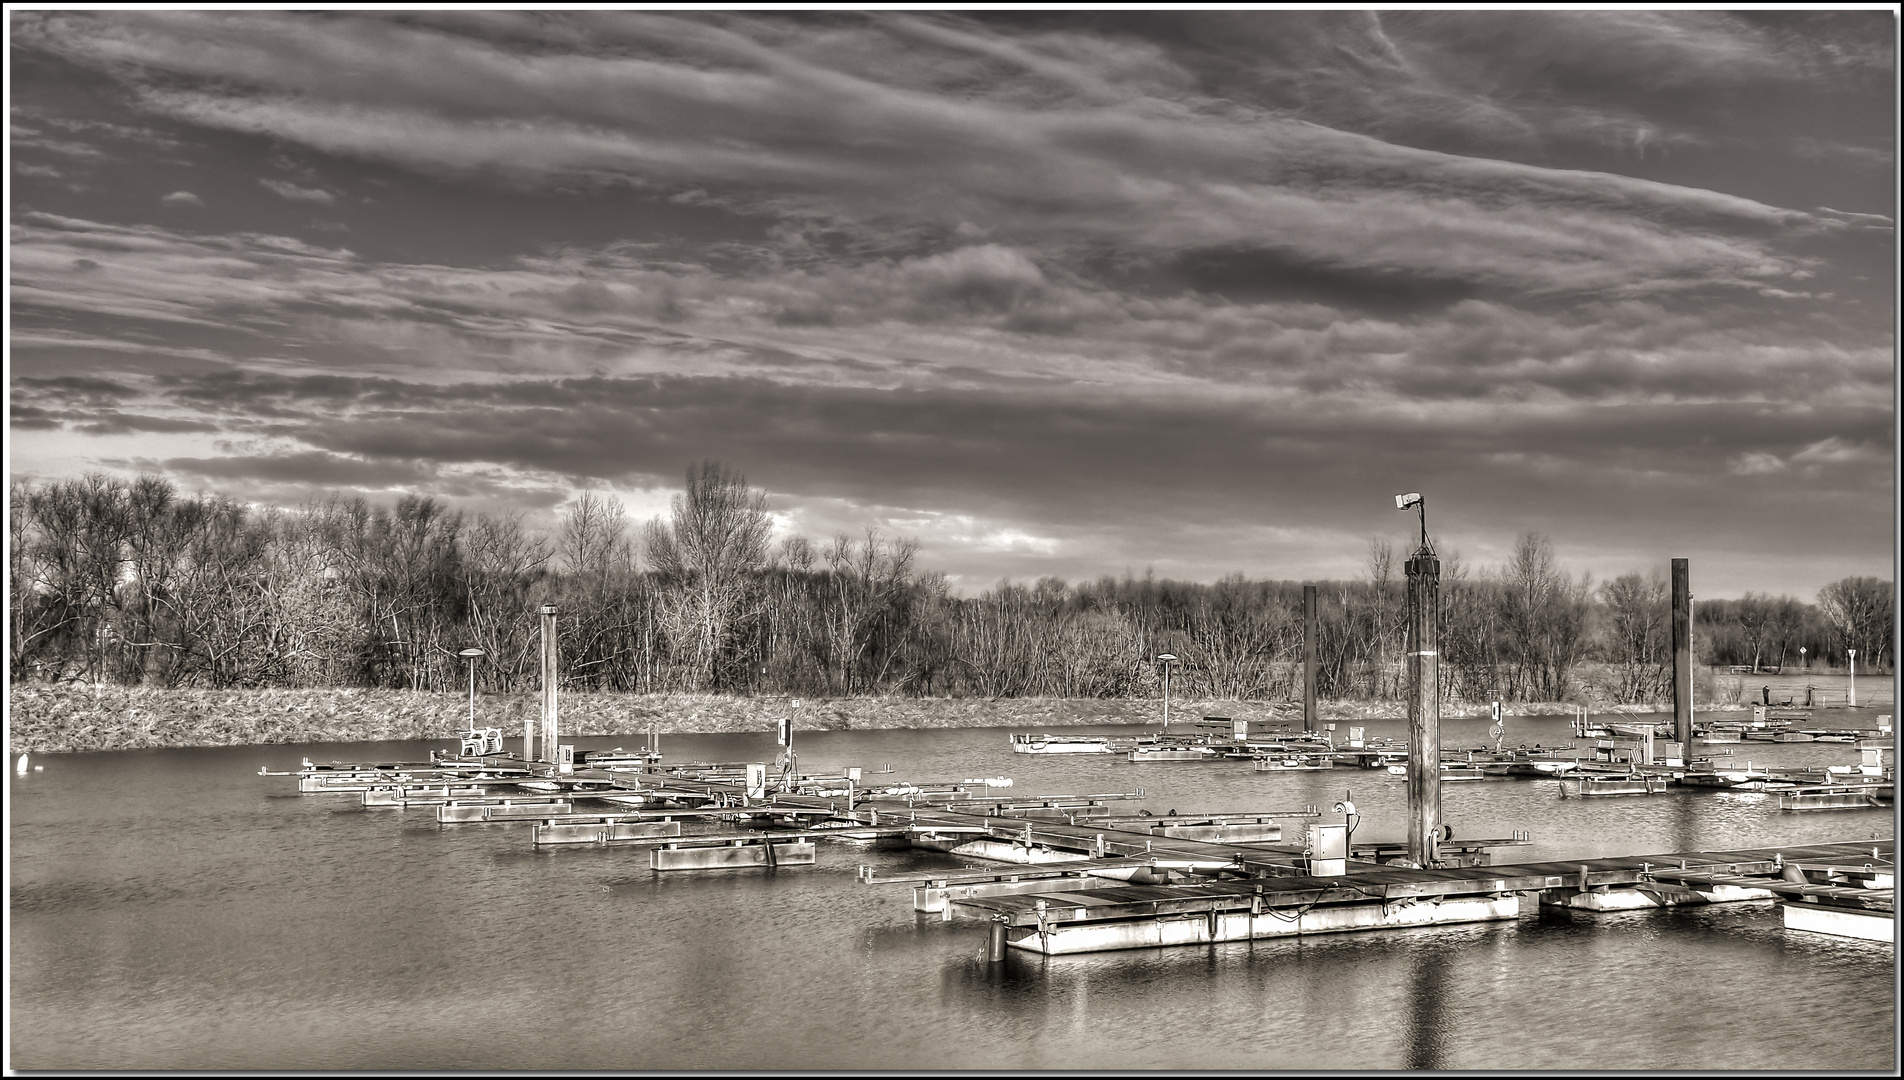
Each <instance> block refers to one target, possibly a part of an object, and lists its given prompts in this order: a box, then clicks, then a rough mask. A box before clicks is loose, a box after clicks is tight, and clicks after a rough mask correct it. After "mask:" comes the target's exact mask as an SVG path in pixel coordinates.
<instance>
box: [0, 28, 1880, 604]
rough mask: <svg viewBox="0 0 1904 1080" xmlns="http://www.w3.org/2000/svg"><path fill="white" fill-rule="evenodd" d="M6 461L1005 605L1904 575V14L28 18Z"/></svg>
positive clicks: (1784, 585) (1805, 590) (15, 194)
mask: <svg viewBox="0 0 1904 1080" xmlns="http://www.w3.org/2000/svg"><path fill="white" fill-rule="evenodd" d="M8 32H9V49H8V64H9V71H8V76H7V87H8V93H9V95H10V108H11V111H10V121H11V125H12V127H11V135H10V138H9V143H8V145H9V153H10V163H9V167H10V176H9V212H10V215H11V235H10V247H9V260H8V266H9V278H10V293H9V303H8V315H9V318H10V323H9V333H8V361H9V376H8V393H9V400H10V406H11V414H10V425H9V435H10V438H9V449H8V467H9V470H10V473H11V475H12V477H13V478H15V479H19V480H29V481H43V480H47V479H52V478H59V477H66V476H73V475H78V474H81V473H85V472H88V471H100V472H107V473H114V474H123V475H132V474H136V473H160V474H163V475H166V476H168V477H170V478H172V479H173V480H174V481H175V482H176V483H177V484H178V485H179V486H180V488H181V489H182V490H185V491H188V492H189V491H212V492H219V493H224V494H229V495H232V496H234V497H237V498H240V499H245V500H250V501H253V502H257V503H260V504H286V505H290V504H296V503H298V502H301V501H302V500H304V499H305V498H307V497H310V496H312V495H315V494H322V493H327V492H332V491H336V492H342V493H345V494H347V495H348V494H362V495H364V496H366V497H368V498H371V499H375V500H381V501H389V500H392V499H394V498H395V497H397V496H398V495H400V494H403V493H417V494H424V495H432V496H436V497H439V498H441V499H444V500H446V501H448V502H449V503H451V504H452V505H454V506H457V507H460V508H464V509H467V510H471V511H482V512H508V511H521V512H522V513H524V514H525V515H526V517H527V518H528V519H529V520H530V521H534V522H547V521H552V520H554V518H555V515H557V514H559V513H560V511H561V509H562V507H563V506H564V505H566V504H567V503H569V502H570V501H571V500H573V499H574V498H576V497H577V496H578V495H579V494H580V493H582V492H584V491H594V492H597V493H600V494H607V495H612V496H614V497H616V498H619V499H621V500H622V501H623V502H624V503H625V504H626V505H627V507H628V510H629V513H630V515H631V517H633V518H634V519H636V520H641V519H645V518H647V517H649V516H652V515H655V514H659V513H665V512H666V508H667V505H668V501H669V498H670V497H671V495H672V494H673V493H674V492H676V491H678V490H679V489H680V488H681V486H682V483H683V477H684V475H685V472H686V470H687V468H688V467H689V466H690V465H692V464H694V463H696V462H699V461H703V460H718V461H722V462H725V463H726V464H728V465H729V466H731V467H733V468H735V469H738V470H739V471H740V472H742V473H743V474H745V476H746V477H747V479H748V481H749V482H750V483H752V484H753V485H755V486H757V487H760V488H762V489H764V490H765V491H766V492H767V493H768V495H769V508H770V510H771V511H772V512H773V514H774V517H775V523H776V527H777V529H778V530H779V532H780V533H781V534H782V535H786V534H792V533H799V534H803V535H806V536H808V537H810V538H812V539H814V540H816V541H821V540H824V539H825V538H827V537H830V536H832V535H833V534H835V533H839V532H846V533H849V534H852V535H855V536H859V535H863V534H864V532H865V530H866V529H868V528H875V527H876V528H878V529H880V530H881V531H882V532H883V533H885V534H888V535H901V536H910V537H913V538H915V539H916V540H917V541H918V542H919V545H920V548H919V554H918V556H917V560H918V565H919V566H920V567H921V568H922V569H928V570H938V571H942V572H944V573H945V574H946V575H947V577H948V580H949V582H950V584H951V585H952V587H953V588H954V589H955V590H957V591H960V592H962V593H965V594H967V595H971V594H975V593H977V592H979V591H982V590H983V589H985V588H987V587H989V586H991V585H992V584H993V583H995V582H997V581H998V580H1000V579H1003V578H1011V579H1014V580H1018V581H1030V580H1032V579H1035V578H1038V577H1041V576H1045V575H1056V576H1059V577H1062V578H1065V579H1067V580H1070V581H1080V580H1092V579H1096V578H1098V577H1101V576H1104V575H1114V576H1119V577H1121V576H1123V575H1125V574H1126V573H1132V574H1136V575H1139V576H1142V575H1143V574H1144V573H1146V572H1147V571H1148V572H1152V573H1154V574H1156V575H1157V576H1158V577H1160V578H1176V579H1179V580H1203V581H1210V580H1215V579H1216V578H1218V577H1220V576H1222V575H1224V574H1228V573H1234V572H1240V573H1243V574H1246V575H1248V576H1250V577H1256V578H1275V579H1286V580H1302V579H1347V578H1353V577H1355V576H1357V575H1358V574H1361V573H1364V572H1365V571H1366V568H1367V562H1368V551H1369V543H1370V539H1371V538H1372V537H1374V538H1381V539H1386V540H1389V541H1391V542H1392V543H1393V544H1394V546H1395V548H1396V549H1397V550H1398V551H1405V550H1406V549H1408V548H1409V547H1410V546H1412V543H1413V539H1414V529H1415V521H1414V516H1413V513H1412V512H1411V513H1407V514H1402V513H1397V512H1396V510H1395V503H1394V499H1393V496H1394V495H1396V494H1398V493H1403V492H1412V491H1419V492H1422V493H1424V494H1425V495H1426V496H1427V507H1428V527H1429V530H1430V532H1431V533H1432V534H1433V536H1434V537H1435V541H1436V544H1437V546H1438V547H1439V548H1440V549H1441V551H1442V553H1443V554H1444V556H1445V555H1447V554H1449V553H1450V552H1452V553H1455V554H1457V555H1458V556H1459V558H1460V560H1461V561H1462V562H1463V563H1464V564H1465V565H1467V566H1469V567H1471V568H1473V569H1475V570H1482V569H1485V568H1487V567H1488V566H1491V565H1497V564H1499V563H1500V562H1502V561H1503V560H1504V559H1505V558H1506V557H1507V555H1508V554H1509V552H1510V551H1511V550H1512V547H1513V545H1514V543H1515V539H1516V537H1517V536H1518V535H1520V534H1522V533H1524V532H1528V531H1536V532H1540V533H1542V534H1545V535H1546V536H1547V537H1548V538H1549V539H1550V541H1551V543H1552V545H1553V547H1554V550H1555V552H1556V554H1557V555H1558V556H1559V559H1560V561H1561V563H1562V565H1563V567H1565V568H1567V569H1569V570H1572V571H1574V572H1576V573H1578V572H1585V573H1591V574H1593V575H1594V580H1596V581H1600V580H1605V579H1606V578H1608V577H1612V576H1617V575H1619V574H1624V573H1629V572H1641V573H1650V572H1652V571H1655V570H1657V571H1659V572H1661V573H1664V572H1665V570H1666V567H1667V565H1668V561H1669V560H1670V559H1672V558H1676V557H1683V558H1689V559H1690V560H1691V565H1692V582H1693V591H1694V593H1695V594H1696V595H1703V596H1709V597H1719V596H1738V595H1740V594H1741V593H1743V592H1745V591H1748V590H1751V591H1760V592H1768V593H1773V594H1778V593H1789V594H1792V595H1796V596H1799V597H1801V598H1805V599H1810V598H1811V597H1812V596H1813V595H1814V594H1815V593H1816V591H1817V590H1818V588H1820V587H1821V586H1823V585H1824V584H1826V583H1828V582H1830V581H1834V580H1836V579H1838V578H1841V577H1844V576H1846V575H1852V574H1859V575H1875V576H1880V577H1885V578H1890V577H1891V576H1892V573H1893V571H1892V565H1893V552H1894V531H1893V521H1894V514H1895V510H1896V492H1897V487H1896V481H1895V463H1896V461H1895V459H1896V446H1897V435H1896V432H1897V428H1896V403H1897V396H1896V358H1895V351H1894V350H1895V341H1894V333H1893V326H1894V308H1895V297H1896V281H1895V276H1894V274H1895V268H1896V255H1895V247H1894V244H1895V231H1894V221H1893V217H1892V215H1893V214H1894V212H1895V209H1894V208H1895V203H1896V190H1897V189H1896V181H1895V173H1894V168H1895V152H1896V147H1895V141H1894V140H1895V132H1896V116H1895V113H1894V104H1893V103H1894V100H1895V94H1896V85H1897V84H1896V41H1897V24H1896V19H1895V17H1894V15H1893V14H1892V12H1891V11H1890V10H1889V9H1884V10H1864V11H1857V10H1849V11H1836V12H1813V11H1793V12H1775V11H1764V10H1758V11H1745V12H1719V11H1687V10H1680V11H1633V10H1594V9H1574V10H1547V11H1519V12H1513V11H1478V12H1450V11H1435V10H1429V11H1398V10H1391V11H1367V10H1337V11H1287V10H1284V11H1242V10H1231V11H1205V12H1177V11H1154V12H1146V11H1135V10H1115V11H1084V10H1077V11H1048V12H1032V11H1002V12H984V11H949V12H914V11H883V12H881V11H861V12H848V11H836V12H825V11H782V12H739V13H736V12H716V11H706V12H659V11H640V10H636V11H575V12H542V11H538V12H515V11H447V10H430V11H424V12H396V11H376V10H341V9H340V10H329V11H316V12H297V13H293V12H268V11H258V12H199V11H190V10H177V11H166V12H157V11H65V10H41V11H24V10H19V9H13V10H11V11H10V12H9V15H8Z"/></svg>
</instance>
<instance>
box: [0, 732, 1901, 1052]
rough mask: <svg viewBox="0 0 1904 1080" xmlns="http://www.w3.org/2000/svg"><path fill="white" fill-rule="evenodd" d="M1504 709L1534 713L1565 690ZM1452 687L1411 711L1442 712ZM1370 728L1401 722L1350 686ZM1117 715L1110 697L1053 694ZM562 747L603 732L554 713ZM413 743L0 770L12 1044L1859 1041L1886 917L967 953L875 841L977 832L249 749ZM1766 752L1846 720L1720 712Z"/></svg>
mask: <svg viewBox="0 0 1904 1080" xmlns="http://www.w3.org/2000/svg"><path fill="white" fill-rule="evenodd" d="M1510 725H1511V726H1510V734H1509V739H1510V740H1511V741H1524V742H1526V743H1528V744H1529V745H1531V744H1533V743H1534V742H1542V743H1546V744H1549V745H1551V744H1554V743H1559V742H1565V741H1568V732H1567V724H1566V721H1565V720H1564V719H1551V718H1550V719H1527V720H1514V721H1511V722H1510ZM1485 726H1486V725H1485V722H1484V721H1458V720H1455V721H1446V722H1445V723H1444V728H1445V729H1446V734H1445V738H1446V742H1447V743H1448V744H1449V745H1475V744H1478V743H1479V741H1480V739H1481V737H1482V733H1483V730H1484V728H1485ZM1367 727H1368V728H1369V730H1370V734H1371V735H1378V734H1388V735H1401V734H1403V728H1404V725H1402V724H1401V723H1399V722H1388V723H1384V722H1380V721H1377V722H1373V723H1370V724H1368V725H1367ZM1073 730H1076V731H1079V732H1092V731H1102V732H1104V733H1111V734H1129V733H1130V732H1131V730H1132V729H1130V728H1104V729H1067V733H1070V732H1071V731H1073ZM576 741H577V742H578V743H579V744H580V745H581V746H583V747H584V748H590V749H593V748H607V747H609V746H612V745H616V744H617V743H618V742H619V743H621V744H623V745H630V746H632V745H634V742H635V741H638V740H633V741H631V740H609V739H578V740H576ZM448 745H449V744H447V743H364V744H325V745H322V746H275V747H253V748H231V749H203V750H163V751H138V752H127V753H100V754H63V755H44V756H35V757H34V759H33V761H34V762H36V763H38V764H41V765H44V766H45V771H44V772H39V773H33V774H30V775H29V776H28V777H26V778H25V779H23V780H18V781H16V782H14V784H13V787H12V790H11V802H10V806H11V815H12V820H11V826H10V837H11V854H10V865H11V870H12V889H11V895H10V904H11V914H12V920H11V931H10V935H11V939H10V945H11V957H10V964H11V973H12V997H11V1001H10V1006H11V1015H12V1046H11V1051H12V1065H13V1067H14V1068H19V1069H272V1068H279V1069H392V1068H411V1069H431V1068H434V1069H516V1068H521V1069H530V1068H534V1069H644V1068H650V1069H659V1068H709V1069H716V1068H726V1069H901V1068H931V1069H938V1068H966V1069H1008V1068H1043V1069H1059V1068H1075V1069H1120V1068H1157V1069H1290V1070H1298V1069H1300V1070H1312V1069H1430V1068H1440V1069H1512V1068H1520V1069H1548V1068H1551V1069H1722V1070H1733V1069H1801V1068H1802V1069H1889V1068H1892V1067H1893V1065H1894V1062H1895V1056H1894V1050H1893V1045H1892V1033H1893V1024H1894V1015H1895V1009H1896V993H1895V983H1894V970H1895V968H1894V960H1893V950H1892V948H1891V947H1890V946H1888V945H1881V944H1875V943H1868V942H1859V941H1850V940H1841V939H1836V938H1830V937H1821V936H1817V935H1809V934H1800V933H1796V932H1787V931H1786V930H1784V929H1783V928H1782V926H1781V924H1780V921H1779V916H1778V911H1777V909H1776V908H1775V907H1774V906H1772V905H1771V904H1770V903H1764V902H1761V903H1747V904H1731V905H1717V906H1711V907H1704V908H1690V909H1679V910H1673V911H1656V912H1641V913H1632V914H1621V915H1597V916H1596V915H1587V914H1578V915H1569V914H1565V913H1554V912H1543V913H1540V914H1538V915H1535V914H1529V915H1525V916H1523V917H1522V918H1520V919H1519V920H1518V921H1511V922H1503V923H1493V924H1481V925H1475V926H1465V927H1448V928H1441V929H1435V928H1423V929H1415V930H1397V931H1382V932H1372V933H1361V934H1340V935H1325V936H1319V937H1312V938H1307V939H1303V940H1297V941H1277V942H1257V943H1253V944H1246V943H1238V944H1228V945H1219V946H1213V947H1211V946H1205V947H1181V948H1173V949H1152V950H1134V951H1128V952H1117V953H1103V954H1097V955H1090V956H1078V957H1057V958H1041V957H1036V956H1030V955H1023V954H1018V953H1016V952H1015V951H1014V954H1013V955H1012V956H1011V957H1010V958H1009V960H1008V961H1007V962H1006V963H1004V964H1002V965H987V964H985V963H984V962H982V960H981V953H982V950H983V947H984V935H985V930H984V925H983V924H982V923H979V922H975V921H967V920H959V921H955V922H951V923H946V922H941V921H939V919H938V917H937V916H919V915H915V914H914V913H913V911H912V898H911V891H910V890H909V889H906V888H903V887H883V888H882V887H874V886H866V885H862V884H860V883H859V882H858V880H857V878H856V873H855V870H856V867H857V866H858V865H859V864H861V863H870V864H875V865H877V866H879V867H880V869H881V871H882V872H888V873H898V872H903V871H907V870H923V869H928V868H941V867H956V866H972V867H978V866H982V865H985V864H981V863H978V862H977V861H974V860H965V859H959V858H957V857H953V856H946V855H939V854H932V853H925V852H905V851H874V850H873V849H872V848H871V847H870V846H869V845H865V844H856V843H852V842H843V841H836V842H828V843H822V844H821V845H820V847H819V860H820V861H819V864H818V865H817V866H812V867H797V868H787V869H782V870H767V869H757V870H732V871H719V872H708V873H688V874H674V875H662V874H656V873H653V872H651V871H649V870H648V869H647V855H646V853H645V851H642V850H638V849H633V848H615V849H588V850H567V851H550V852H536V851H533V850H531V849H530V847H529V844H528V830H527V827H526V826H522V825H506V824H496V825H460V826H450V827H440V826H438V825H437V824H436V823H435V819H434V816H433V814H432V812H431V811H430V810H428V809H418V810H409V811H402V810H364V809H362V808H361V807H359V806H358V805H357V803H356V800H355V799H354V798H353V797H351V796H341V795H328V796H327V795H310V796H300V795H296V794H293V793H292V789H293V781H291V780H290V779H289V778H286V777H269V778H267V777H260V776H258V775H256V773H257V770H258V767H259V766H260V765H269V766H270V767H271V768H272V769H274V770H275V769H286V768H291V767H294V766H295V765H296V764H297V762H298V760H299V759H300V758H301V757H303V756H305V755H309V756H310V757H311V758H312V760H315V761H330V760H342V761H356V760H376V759H403V760H418V759H421V758H422V757H424V756H425V755H426V754H427V752H428V750H429V748H430V747H432V746H448ZM663 749H664V750H665V751H666V752H667V754H668V760H669V761H675V762H679V761H690V760H710V761H740V760H771V758H772V754H773V747H772V746H771V736H770V735H765V734H761V735H731V736H690V735H680V736H669V737H667V738H666V739H665V740H664V744H663ZM1732 749H1733V750H1734V751H1735V755H1734V756H1735V757H1737V758H1739V759H1742V760H1743V759H1746V758H1750V759H1751V760H1753V761H1756V762H1765V763H1772V764H1780V765H1786V764H1791V765H1797V764H1816V763H1821V762H1833V763H1836V762H1842V761H1847V760H1852V759H1855V751H1854V749H1853V748H1851V747H1849V746H1842V745H1824V744H1781V745H1770V744H1750V745H1746V746H1739V747H1733V748H1732ZM799 750H800V762H801V766H802V768H803V769H804V770H806V771H819V770H831V769H836V768H841V767H845V766H850V765H858V766H862V767H864V768H866V769H867V771H868V772H869V773H871V772H872V770H874V769H876V768H877V767H878V766H880V765H881V764H885V763H891V764H892V765H893V767H894V776H895V777H896V778H904V779H964V778H967V777H979V776H1001V775H1004V776H1011V777H1013V778H1014V779H1015V781H1016V784H1015V786H1014V788H1013V789H1012V791H1011V792H1010V793H1011V794H1013V795H1019V794H1033V793H1043V794H1061V793H1079V792H1091V793H1102V792H1126V791H1136V790H1138V789H1139V788H1141V789H1143V790H1144V792H1145V793H1146V798H1145V799H1144V800H1143V801H1141V802H1132V803H1128V804H1125V805H1128V806H1130V807H1131V809H1132V812H1135V810H1136V809H1137V808H1139V807H1144V808H1149V809H1151V810H1152V811H1154V812H1156V813H1160V814H1161V813H1165V812H1167V811H1168V810H1170V809H1173V808H1174V809H1177V810H1180V811H1182V812H1185V813H1190V812H1197V811H1250V810H1282V809H1289V808H1292V807H1300V806H1302V805H1305V804H1320V805H1323V806H1325V807H1326V806H1328V805H1329V804H1331V803H1333V802H1334V801H1335V800H1336V799H1339V798H1341V797H1342V796H1343V794H1344V793H1345V791H1346V792H1349V793H1352V795H1353V798H1354V801H1355V802H1356V804H1357V807H1358V809H1360V810H1361V811H1362V814H1363V824H1362V825H1361V827H1360V828H1359V830H1358V832H1357V839H1370V838H1382V837H1389V836H1394V837H1399V835H1400V832H1401V829H1402V827H1403V826H1402V824H1401V809H1402V807H1403V805H1404V796H1403V789H1402V784H1401V781H1400V779H1399V778H1393V777H1389V776H1387V775H1386V774H1376V773H1371V772H1364V771H1361V770H1354V769H1342V770H1336V771H1333V772H1323V773H1297V774H1282V775H1278V774H1270V773H1256V772H1253V771H1252V770H1251V769H1250V768H1249V765H1248V763H1247V762H1225V763H1221V764H1200V763H1181V764H1176V763H1157V764H1148V765H1132V764H1129V763H1127V762H1124V761H1121V760H1106V759H1095V758H1076V759H1069V760H1067V759H1062V758H1039V757H1027V756H1023V755H1014V754H1012V753H1011V752H1010V751H1009V749H1008V747H1007V743H1006V737H1005V731H1004V730H1003V729H968V730H961V731H912V732H905V731H888V732H826V733H806V732H802V733H800V735H799ZM1443 800H1444V811H1445V816H1446V818H1447V819H1448V820H1449V821H1450V822H1451V823H1452V824H1453V826H1454V828H1455V830H1456V835H1457V837H1460V836H1471V837H1475V836H1489V837H1494V836H1506V835H1508V834H1509V833H1510V831H1511V830H1513V829H1517V828H1518V829H1528V830H1532V832H1533V833H1534V836H1535V840H1536V843H1535V844H1533V845H1532V846H1529V847H1523V848H1510V849H1500V851H1499V852H1498V853H1497V856H1496V858H1497V861H1501V862H1512V861H1523V860H1525V861H1532V860H1542V859H1554V858H1585V857H1591V856H1596V855H1613V854H1638V853H1648V852H1670V851H1679V850H1695V849H1720V848H1728V847H1740V846H1747V845H1752V844H1765V843H1804V842H1825V841H1840V840H1860V839H1867V838H1872V837H1878V836H1891V835H1893V833H1894V828H1893V820H1892V815H1891V812H1890V811H1889V810H1888V809H1887V810H1850V811H1838V812H1824V813H1811V814H1800V813H1789V812H1787V813H1781V812H1780V811H1779V810H1778V809H1777V807H1776V803H1775V801H1772V800H1768V799H1767V798H1766V797H1765V796H1762V795H1727V794H1722V793H1710V792H1693V791H1687V792H1675V793H1673V794H1667V795H1659V796H1653V797H1650V798H1633V799H1603V800H1589V801H1584V802H1583V801H1579V800H1563V799H1561V798H1560V796H1559V785H1558V784H1557V783H1556V782H1553V781H1535V780H1502V781H1488V782H1481V783H1467V784H1452V785H1448V786H1447V788H1446V789H1445V790H1444V794H1443Z"/></svg>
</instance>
